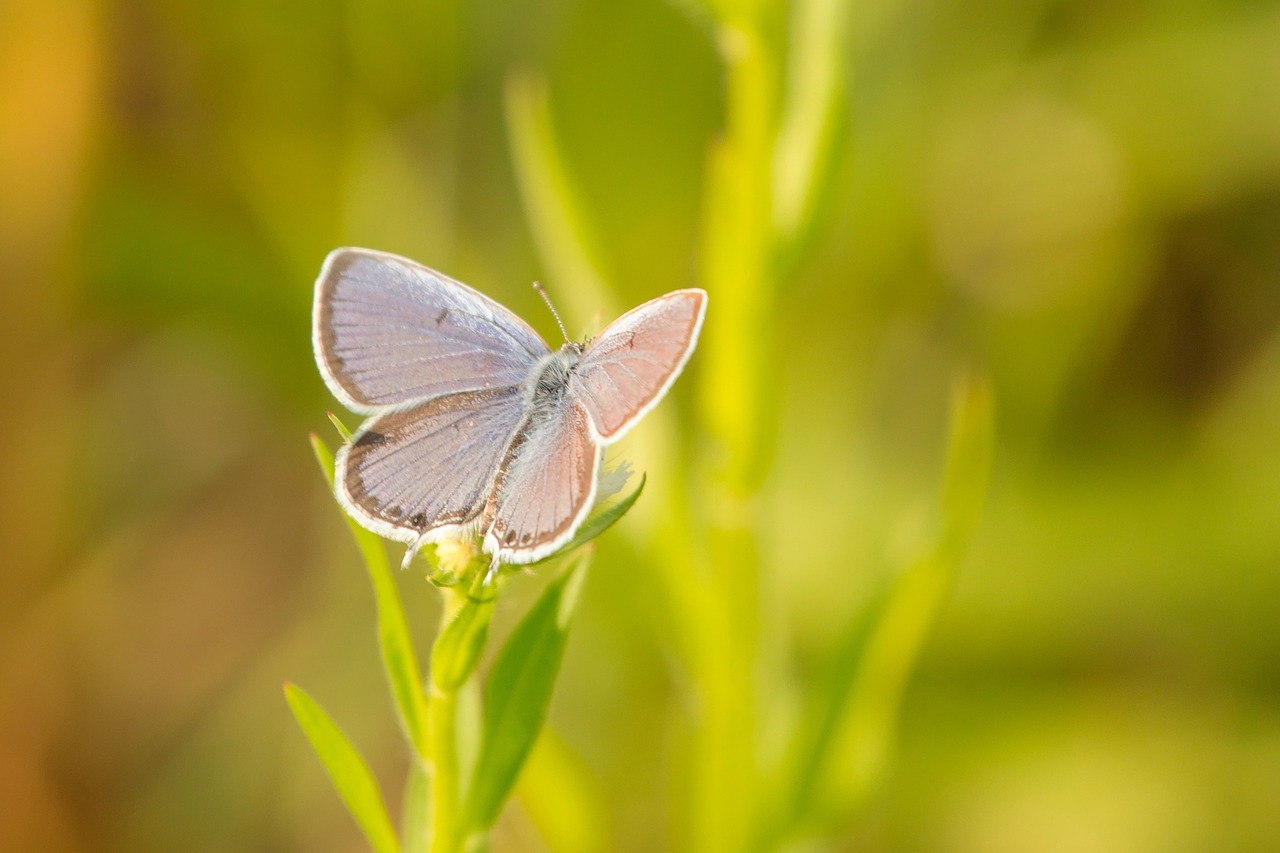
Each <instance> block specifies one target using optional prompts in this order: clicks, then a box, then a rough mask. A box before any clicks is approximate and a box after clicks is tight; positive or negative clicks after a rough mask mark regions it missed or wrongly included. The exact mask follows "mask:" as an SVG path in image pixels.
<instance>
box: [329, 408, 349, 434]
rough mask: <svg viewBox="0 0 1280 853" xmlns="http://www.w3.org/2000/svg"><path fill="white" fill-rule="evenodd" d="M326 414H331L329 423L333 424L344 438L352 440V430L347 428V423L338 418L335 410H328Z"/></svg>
mask: <svg viewBox="0 0 1280 853" xmlns="http://www.w3.org/2000/svg"><path fill="white" fill-rule="evenodd" d="M326 414H328V416H329V423H331V424H333V427H334V429H336V430H337V431H338V435H340V436H342V440H343V441H350V440H351V430H349V429H347V425H346V424H344V423H343V422H342V421H340V420H338V416H337V415H335V414H334V413H333V412H327V413H326Z"/></svg>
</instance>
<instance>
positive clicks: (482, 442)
mask: <svg viewBox="0 0 1280 853" xmlns="http://www.w3.org/2000/svg"><path fill="white" fill-rule="evenodd" d="M524 409H525V406H524V395H523V391H522V390H521V389H520V388H518V387H511V388H501V389H493V390H489V391H474V392H464V393H461V394H450V395H447V396H444V397H437V398H435V399H433V400H429V401H427V402H425V403H418V404H415V405H412V406H408V407H406V408H403V409H395V410H392V411H389V412H386V413H384V414H381V415H377V416H375V417H373V418H370V419H369V420H368V421H367V422H366V423H365V425H364V426H363V427H362V428H361V429H360V431H359V432H358V433H356V435H355V436H353V437H352V441H351V444H349V445H347V446H346V447H344V448H343V449H342V451H341V452H340V454H339V456H338V459H337V466H336V469H337V476H338V482H337V484H336V485H337V490H338V495H339V496H340V498H341V499H342V501H343V503H344V504H346V505H347V506H348V508H349V509H352V510H353V511H355V512H356V513H358V514H359V515H360V516H362V517H363V519H364V520H365V521H366V522H368V523H367V524H366V526H368V527H370V528H371V529H373V530H375V531H376V532H378V533H381V534H382V535H384V536H389V537H392V538H395V539H400V540H403V541H413V540H415V539H417V538H418V537H419V536H420V535H421V534H423V533H427V532H429V531H431V530H435V529H437V528H441V527H449V526H454V525H461V524H466V523H469V522H471V521H473V520H475V519H476V518H477V517H478V516H479V514H480V512H481V511H482V510H483V509H484V507H485V503H486V501H487V499H488V497H489V495H490V494H491V492H492V490H493V483H494V478H495V476H496V474H497V471H498V466H499V464H500V463H501V461H502V459H503V455H504V453H505V452H506V451H507V449H508V447H510V445H511V443H512V440H513V438H514V437H515V434H516V430H517V428H518V427H519V426H520V423H521V421H522V420H523V418H524Z"/></svg>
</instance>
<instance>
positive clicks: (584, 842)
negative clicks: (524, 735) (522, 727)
mask: <svg viewBox="0 0 1280 853" xmlns="http://www.w3.org/2000/svg"><path fill="white" fill-rule="evenodd" d="M516 795H517V796H518V797H519V798H520V803H521V805H522V806H523V807H524V811H525V813H526V814H527V815H528V816H529V820H530V821H532V823H533V825H534V826H535V827H537V829H538V833H539V834H540V835H541V836H542V839H543V841H545V842H546V845H547V846H548V847H549V848H551V849H552V850H556V851H560V853H579V851H580V853H592V851H596V850H607V849H608V848H609V846H610V842H609V832H608V827H607V826H606V814H607V811H606V808H605V804H604V801H603V798H602V791H601V790H600V788H599V786H598V785H597V783H596V781H595V780H594V779H592V778H591V776H590V774H589V773H588V771H587V768H586V767H585V766H584V765H583V764H582V761H581V760H580V759H578V757H577V756H576V755H574V754H573V753H572V752H571V751H570V749H569V747H568V745H567V744H565V742H564V740H563V739H562V738H560V737H559V736H558V735H556V733H555V732H554V731H553V730H552V729H551V728H550V727H547V728H544V729H543V730H542V734H541V735H539V736H538V740H537V743H535V744H534V747H533V752H532V753H530V755H529V762H528V764H527V765H526V766H525V769H524V772H523V773H521V774H520V781H519V782H518V783H517V784H516Z"/></svg>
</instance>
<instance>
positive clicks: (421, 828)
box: [400, 761, 431, 853]
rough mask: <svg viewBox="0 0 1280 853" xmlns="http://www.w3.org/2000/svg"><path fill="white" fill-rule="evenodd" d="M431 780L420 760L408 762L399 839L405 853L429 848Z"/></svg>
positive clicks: (415, 852) (423, 850)
mask: <svg viewBox="0 0 1280 853" xmlns="http://www.w3.org/2000/svg"><path fill="white" fill-rule="evenodd" d="M430 796H431V780H430V778H429V777H428V776H427V768H426V766H425V765H424V764H423V763H422V762H421V761H411V762H409V778H408V780H407V781H406V782H405V785H404V807H403V810H402V811H401V821H400V823H401V826H400V839H401V843H402V844H403V845H404V851H405V853H427V851H428V850H430V848H431V809H429V808H428V807H427V806H428V800H429V798H430Z"/></svg>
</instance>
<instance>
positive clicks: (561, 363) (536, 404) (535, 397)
mask: <svg viewBox="0 0 1280 853" xmlns="http://www.w3.org/2000/svg"><path fill="white" fill-rule="evenodd" d="M581 358H582V346H581V345H580V344H575V343H566V344H565V345H564V346H563V347H561V348H560V349H559V350H557V351H556V352H553V353H549V354H547V355H546V356H543V358H542V359H541V360H540V361H539V362H538V364H537V366H536V367H535V368H534V369H533V373H532V376H531V378H530V383H529V386H528V389H527V393H528V395H529V402H530V403H531V404H532V406H533V409H534V410H535V411H537V410H541V411H547V410H549V409H550V408H551V407H553V406H554V405H555V404H556V403H558V402H559V401H560V399H561V398H562V397H564V395H565V391H566V390H567V389H568V387H569V377H570V376H572V375H573V371H574V369H575V368H577V366H578V361H579V360H580V359H581Z"/></svg>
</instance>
